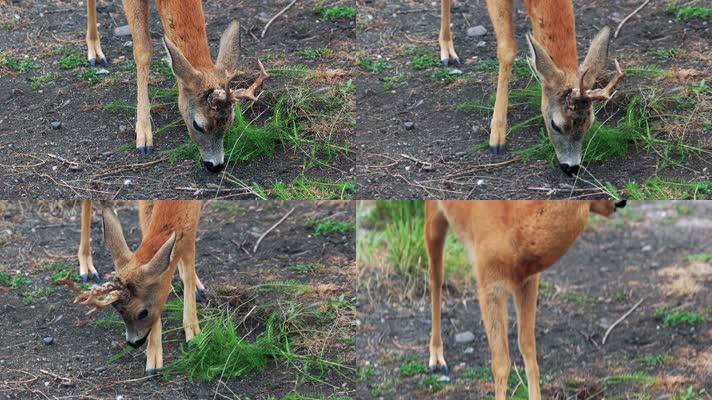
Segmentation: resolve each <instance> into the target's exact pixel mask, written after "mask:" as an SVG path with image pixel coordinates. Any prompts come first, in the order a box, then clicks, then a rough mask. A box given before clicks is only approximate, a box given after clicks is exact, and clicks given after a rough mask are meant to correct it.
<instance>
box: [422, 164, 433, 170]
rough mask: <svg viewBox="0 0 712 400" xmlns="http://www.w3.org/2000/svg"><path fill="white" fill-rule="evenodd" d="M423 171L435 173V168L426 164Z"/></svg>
mask: <svg viewBox="0 0 712 400" xmlns="http://www.w3.org/2000/svg"><path fill="white" fill-rule="evenodd" d="M423 171H428V172H431V171H435V166H434V165H432V164H428V165H426V166H424V167H423Z"/></svg>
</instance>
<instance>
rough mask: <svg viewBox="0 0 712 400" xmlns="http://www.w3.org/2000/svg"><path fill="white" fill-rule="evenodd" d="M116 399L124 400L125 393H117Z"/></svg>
mask: <svg viewBox="0 0 712 400" xmlns="http://www.w3.org/2000/svg"><path fill="white" fill-rule="evenodd" d="M116 400H124V395H123V394H117V395H116Z"/></svg>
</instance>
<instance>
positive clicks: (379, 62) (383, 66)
mask: <svg viewBox="0 0 712 400" xmlns="http://www.w3.org/2000/svg"><path fill="white" fill-rule="evenodd" d="M356 62H357V63H358V66H359V67H361V68H363V69H364V70H366V71H368V72H373V73H374V74H380V73H382V72H383V71H385V70H387V69H391V68H393V67H392V66H391V65H390V64H388V63H387V62H386V60H384V59H382V58H377V59H375V60H374V59H372V58H369V57H358V58H357V59H356Z"/></svg>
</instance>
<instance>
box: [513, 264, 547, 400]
mask: <svg viewBox="0 0 712 400" xmlns="http://www.w3.org/2000/svg"><path fill="white" fill-rule="evenodd" d="M538 287H539V274H535V275H532V276H531V277H530V278H529V279H527V280H526V282H525V283H524V284H523V285H522V286H521V287H520V288H517V289H515V290H514V306H515V308H516V310H517V320H518V321H517V327H518V329H519V351H520V352H521V353H522V357H523V358H524V368H525V369H526V372H527V382H528V385H529V387H528V389H529V400H541V393H540V388H539V365H538V364H537V362H536V338H535V336H534V323H535V322H536V297H537V291H538Z"/></svg>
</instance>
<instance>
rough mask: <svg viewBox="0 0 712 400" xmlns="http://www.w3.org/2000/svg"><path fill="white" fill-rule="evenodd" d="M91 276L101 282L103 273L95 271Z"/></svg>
mask: <svg viewBox="0 0 712 400" xmlns="http://www.w3.org/2000/svg"><path fill="white" fill-rule="evenodd" d="M91 276H92V278H94V280H95V281H96V282H101V275H100V274H99V273H98V272H94V273H93V274H92V275H91Z"/></svg>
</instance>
